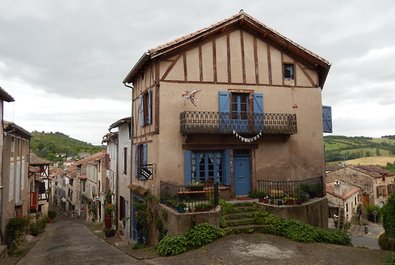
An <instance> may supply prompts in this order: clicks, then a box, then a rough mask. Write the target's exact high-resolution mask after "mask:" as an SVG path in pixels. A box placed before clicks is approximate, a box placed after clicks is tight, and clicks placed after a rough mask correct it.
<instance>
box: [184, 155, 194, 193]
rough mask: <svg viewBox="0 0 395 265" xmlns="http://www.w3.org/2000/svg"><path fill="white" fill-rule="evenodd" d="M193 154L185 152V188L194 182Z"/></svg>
mask: <svg viewBox="0 0 395 265" xmlns="http://www.w3.org/2000/svg"><path fill="white" fill-rule="evenodd" d="M191 156H192V152H191V151H187V150H185V151H184V184H185V186H187V185H190V184H191V182H192V167H191V166H192V163H191V162H192V161H191Z"/></svg>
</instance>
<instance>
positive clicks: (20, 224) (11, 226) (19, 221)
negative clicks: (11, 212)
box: [5, 217, 29, 254]
mask: <svg viewBox="0 0 395 265" xmlns="http://www.w3.org/2000/svg"><path fill="white" fill-rule="evenodd" d="M28 224H29V219H28V218H27V217H22V218H21V217H16V218H11V219H10V220H9V221H8V223H7V225H6V235H5V241H6V244H7V247H8V253H10V254H12V253H13V252H14V251H15V250H16V248H17V247H18V245H19V244H20V243H21V241H22V236H23V235H24V234H25V233H26V228H27V225H28Z"/></svg>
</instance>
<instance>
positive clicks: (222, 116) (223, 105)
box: [218, 91, 230, 132]
mask: <svg viewBox="0 0 395 265" xmlns="http://www.w3.org/2000/svg"><path fill="white" fill-rule="evenodd" d="M229 105H230V104H229V92H227V91H220V92H218V112H219V130H220V132H226V131H228V130H227V127H229V126H230V106H229ZM229 128H230V127H229Z"/></svg>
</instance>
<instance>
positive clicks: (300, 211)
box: [263, 198, 328, 228]
mask: <svg viewBox="0 0 395 265" xmlns="http://www.w3.org/2000/svg"><path fill="white" fill-rule="evenodd" d="M263 208H265V210H266V211H268V212H271V213H273V214H275V215H277V216H279V217H281V218H285V219H298V220H300V221H302V222H304V223H307V224H310V225H312V226H315V227H321V228H328V201H327V199H326V198H319V199H314V200H311V201H309V202H307V203H304V204H302V205H297V206H295V205H293V206H287V205H281V206H269V205H264V206H263Z"/></svg>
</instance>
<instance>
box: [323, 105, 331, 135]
mask: <svg viewBox="0 0 395 265" xmlns="http://www.w3.org/2000/svg"><path fill="white" fill-rule="evenodd" d="M322 125H323V128H324V133H332V107H330V106H322Z"/></svg>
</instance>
